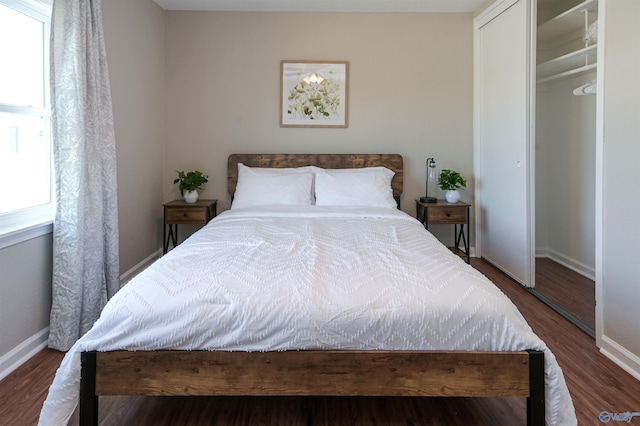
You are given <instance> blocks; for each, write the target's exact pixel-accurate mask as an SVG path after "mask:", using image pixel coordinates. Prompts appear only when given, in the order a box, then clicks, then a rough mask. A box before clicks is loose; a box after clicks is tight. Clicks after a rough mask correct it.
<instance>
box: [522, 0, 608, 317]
mask: <svg viewBox="0 0 640 426" xmlns="http://www.w3.org/2000/svg"><path fill="white" fill-rule="evenodd" d="M597 12H598V2H597V0H587V1H581V0H577V1H576V0H565V1H559V0H538V1H537V26H536V30H537V31H536V55H535V56H536V64H537V66H536V98H535V105H536V107H535V144H534V147H535V152H534V157H535V230H536V231H535V255H536V274H535V283H536V285H535V288H536V293H537V295H539V296H542V297H543V298H544V300H545V301H547V302H551V303H552V304H555V305H557V306H555V307H556V308H559V309H560V310H561V313H566V314H569V315H571V316H573V317H575V318H571V319H572V320H574V322H575V321H576V319H581V321H582V322H586V323H587V324H586V325H588V326H590V327H591V328H593V327H594V326H595V319H594V318H593V314H592V315H591V318H584V316H585V315H587V316H588V314H585V313H583V312H577V308H578V307H577V306H576V304H577V302H576V300H578V299H579V292H581V291H582V290H584V291H591V292H592V294H591V297H593V298H594V300H595V295H594V294H593V292H594V288H593V287H592V286H589V285H588V284H587V285H586V286H584V287H581V288H573V289H570V288H569V284H566V288H550V287H549V285H553V286H556V287H561V286H564V285H565V284H563V283H562V282H554V283H553V284H551V283H549V282H547V281H545V275H544V274H543V273H544V272H545V271H546V270H547V268H548V267H552V268H555V270H556V271H560V272H562V269H563V268H567V269H568V270H571V271H575V272H577V273H578V274H580V275H582V276H585V277H588V278H590V279H591V280H593V279H594V276H595V229H596V222H595V212H596V206H595V185H596V182H595V178H596V167H595V154H596V133H595V132H596V97H597V87H596V82H595V80H596V73H597V49H598V44H597V26H598V21H597V18H598V14H597ZM541 262H545V263H541ZM580 278H581V277H580ZM580 282H582V280H581V281H580ZM591 308H592V309H593V308H595V306H591ZM580 309H581V310H584V308H583V307H580Z"/></svg>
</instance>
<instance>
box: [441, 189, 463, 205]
mask: <svg viewBox="0 0 640 426" xmlns="http://www.w3.org/2000/svg"><path fill="white" fill-rule="evenodd" d="M444 197H445V198H446V199H447V203H450V204H455V203H457V202H458V201H460V192H458V190H457V189H450V190H448V191H447V192H445V194H444Z"/></svg>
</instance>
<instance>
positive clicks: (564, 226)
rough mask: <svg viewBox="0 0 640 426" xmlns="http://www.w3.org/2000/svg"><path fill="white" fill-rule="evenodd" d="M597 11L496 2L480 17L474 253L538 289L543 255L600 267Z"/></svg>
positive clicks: (594, 7)
mask: <svg viewBox="0 0 640 426" xmlns="http://www.w3.org/2000/svg"><path fill="white" fill-rule="evenodd" d="M597 12H598V0H586V1H585V0H496V2H494V3H493V4H491V5H490V6H489V7H488V8H487V9H485V10H484V11H483V12H481V13H480V14H479V15H478V16H477V17H476V18H475V19H474V27H475V28H474V30H475V31H474V38H475V40H474V51H475V59H474V64H475V65H474V68H475V69H474V169H475V174H476V188H475V194H476V200H475V204H476V218H477V221H478V223H477V226H476V253H478V255H479V256H481V257H483V258H485V259H486V260H488V261H490V262H491V263H493V264H494V265H496V266H497V267H499V268H500V269H502V270H503V271H504V272H506V273H507V274H509V275H510V276H511V277H512V278H514V279H515V280H516V281H518V282H520V283H521V284H522V285H524V286H526V287H529V288H533V289H534V290H533V291H537V290H538V287H542V286H540V285H539V284H541V283H537V282H536V279H537V278H538V274H536V263H538V261H539V260H541V259H544V260H551V261H553V262H554V263H557V264H559V265H561V266H562V267H563V268H567V269H568V270H570V271H577V272H578V273H579V274H581V275H585V276H588V277H591V278H593V276H594V274H595V230H596V218H595V211H596V209H595V188H596V182H595V178H596V165H595V157H596V147H595V146H596V99H597V96H598V95H597V87H596V84H595V79H596V75H597V65H598V63H597V49H598V43H597V33H598V31H597V25H598V24H597ZM566 299H567V300H564V302H566V303H567V305H569V306H570V305H571V303H572V302H573V300H572V297H571V296H567V297H566ZM561 302H562V300H561Z"/></svg>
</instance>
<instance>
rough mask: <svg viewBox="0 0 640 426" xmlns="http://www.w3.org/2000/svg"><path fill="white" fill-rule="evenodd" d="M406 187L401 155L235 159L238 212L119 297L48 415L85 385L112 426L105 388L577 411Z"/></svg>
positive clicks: (65, 366)
mask: <svg viewBox="0 0 640 426" xmlns="http://www.w3.org/2000/svg"><path fill="white" fill-rule="evenodd" d="M402 182H403V160H402V157H401V156H400V155H390V154H337V155H328V154H236V155H231V156H230V157H229V163H228V190H229V194H230V195H231V196H232V197H233V204H232V208H231V209H230V210H228V211H226V212H223V213H222V214H220V215H218V216H217V217H216V218H214V219H213V220H212V221H211V222H209V224H207V225H206V226H205V227H204V228H203V229H201V230H200V231H198V232H196V233H195V234H194V235H192V236H191V237H190V238H189V239H187V240H186V241H185V242H183V243H182V244H180V245H179V246H178V247H176V248H175V249H173V250H172V251H170V252H169V253H168V254H167V255H165V256H163V257H162V258H161V259H159V260H158V261H157V262H156V263H154V264H153V265H152V266H151V267H149V268H148V269H147V270H145V271H144V272H142V273H141V274H139V275H138V276H137V277H135V278H134V279H133V280H132V281H130V282H129V283H128V284H127V285H126V286H125V287H123V289H121V290H120V291H119V292H118V293H117V294H116V295H115V296H114V297H113V298H112V300H111V301H109V303H108V304H107V306H106V307H105V309H104V311H103V313H102V315H101V317H100V319H99V320H98V321H97V322H96V324H95V325H94V327H93V328H92V329H91V330H90V331H89V332H88V333H87V334H86V335H85V336H83V337H82V338H81V339H80V340H79V341H78V342H77V343H76V344H75V345H74V347H73V348H72V349H71V350H70V351H69V353H68V354H67V355H66V356H65V359H64V360H63V362H62V364H61V366H60V369H59V370H58V372H57V374H56V377H55V379H54V382H53V384H52V386H51V388H50V391H49V395H48V397H47V400H46V401H45V404H44V407H43V410H42V412H41V416H40V423H41V424H43V425H49V424H55V425H58V424H66V421H67V420H68V418H69V416H71V414H72V412H73V410H74V409H75V408H76V405H77V402H78V398H80V421H81V424H97V422H98V410H97V407H98V397H99V396H101V395H164V396H167V395H315V396H318V395H338V396H342V395H344V396H364V395H366V396H407V397H411V396H474V397H477V396H481V397H485V396H487V397H523V398H527V423H528V424H531V425H542V424H545V423H546V424H551V425H554V424H556V425H571V424H577V421H576V418H575V413H574V409H573V404H572V402H571V398H570V396H569V393H568V389H567V386H566V383H565V381H564V377H563V375H562V371H561V370H560V367H559V366H558V364H557V362H556V360H555V357H554V356H553V354H552V353H551V352H550V351H549V350H548V348H547V347H546V345H545V344H544V343H543V342H542V341H541V340H540V339H539V338H538V337H537V336H535V334H534V333H533V332H532V331H531V329H530V328H529V326H528V325H527V324H526V321H525V320H524V319H523V318H522V316H521V315H520V313H519V312H518V311H517V309H516V307H515V306H514V305H513V304H512V303H511V301H510V300H509V299H508V298H507V297H506V296H504V294H502V293H501V292H500V290H499V289H498V288H497V287H496V286H495V285H493V284H492V283H491V282H489V280H487V279H486V278H485V277H484V276H482V275H481V274H480V273H479V272H477V271H476V270H474V269H473V268H472V267H470V266H469V265H467V264H466V263H464V261H463V260H461V259H460V258H458V257H457V256H455V255H454V254H452V253H451V252H450V251H449V250H448V249H447V248H446V247H444V246H443V245H442V244H440V243H439V242H438V241H437V240H436V238H435V237H433V235H431V234H430V233H429V232H428V231H426V230H425V229H424V227H422V225H421V224H420V223H419V222H418V221H417V220H416V219H414V218H412V217H410V216H409V215H407V214H406V213H403V212H402V211H401V210H399V203H400V196H401V194H402ZM309 185H311V186H309ZM283 192H286V194H283Z"/></svg>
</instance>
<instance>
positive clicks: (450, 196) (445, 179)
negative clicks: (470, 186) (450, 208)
mask: <svg viewBox="0 0 640 426" xmlns="http://www.w3.org/2000/svg"><path fill="white" fill-rule="evenodd" d="M438 185H439V186H440V189H442V190H443V191H446V192H445V198H446V199H447V202H449V203H452V204H453V203H457V202H458V200H460V192H458V188H466V187H467V180H466V179H465V178H463V177H462V176H461V175H460V173H458V172H456V171H455V170H450V169H442V171H441V172H440V176H439V177H438Z"/></svg>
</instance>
